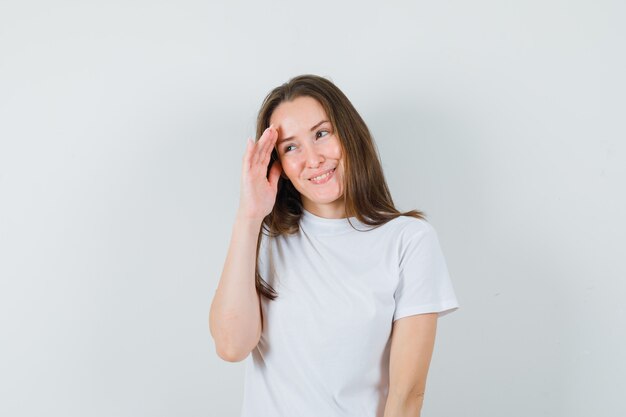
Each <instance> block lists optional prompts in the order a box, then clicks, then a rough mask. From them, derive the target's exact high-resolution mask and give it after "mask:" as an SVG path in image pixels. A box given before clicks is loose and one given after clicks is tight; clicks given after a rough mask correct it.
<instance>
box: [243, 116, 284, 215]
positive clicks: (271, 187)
mask: <svg viewBox="0 0 626 417" xmlns="http://www.w3.org/2000/svg"><path fill="white" fill-rule="evenodd" d="M276 139H278V131H277V130H276V129H275V128H274V126H273V125H270V127H268V128H267V129H265V131H264V132H263V134H262V135H261V137H260V138H259V140H258V141H256V142H252V141H251V140H248V144H247V146H246V151H245V154H244V156H243V167H242V171H241V189H240V193H239V211H238V216H241V217H243V218H245V219H250V220H259V221H262V220H263V218H265V216H267V215H268V214H269V213H270V212H271V211H272V208H273V207H274V203H275V202H276V194H277V190H278V179H279V177H280V173H281V172H282V166H281V164H280V161H278V160H276V161H274V163H273V164H272V168H271V169H270V172H269V178H267V176H266V175H267V167H268V165H269V161H270V156H271V154H272V149H274V144H275V143H276Z"/></svg>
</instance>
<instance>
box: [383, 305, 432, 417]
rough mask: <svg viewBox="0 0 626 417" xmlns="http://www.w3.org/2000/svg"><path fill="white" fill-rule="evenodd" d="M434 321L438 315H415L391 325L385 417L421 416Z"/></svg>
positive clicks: (430, 355) (430, 356)
mask: <svg viewBox="0 0 626 417" xmlns="http://www.w3.org/2000/svg"><path fill="white" fill-rule="evenodd" d="M437 317H438V314H437V313H428V314H417V315H413V316H409V317H403V318H401V319H398V320H396V321H395V322H394V323H393V329H392V331H391V352H390V358H389V394H388V396H387V403H386V405H385V417H419V416H420V413H421V410H422V403H423V401H424V391H425V390H426V377H427V375H428V368H429V367H430V360H431V358H432V354H433V349H434V345H435V333H436V330H437Z"/></svg>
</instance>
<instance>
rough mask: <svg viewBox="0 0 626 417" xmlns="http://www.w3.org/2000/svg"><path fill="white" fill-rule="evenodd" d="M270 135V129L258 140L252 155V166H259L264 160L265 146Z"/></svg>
mask: <svg viewBox="0 0 626 417" xmlns="http://www.w3.org/2000/svg"><path fill="white" fill-rule="evenodd" d="M268 134H269V128H267V129H265V130H264V131H263V133H261V136H260V137H259V139H257V141H256V142H255V143H254V151H253V153H252V159H251V161H250V162H251V163H252V164H258V163H260V161H261V160H262V159H263V155H264V152H263V145H264V144H265V142H266V138H267V135H268Z"/></svg>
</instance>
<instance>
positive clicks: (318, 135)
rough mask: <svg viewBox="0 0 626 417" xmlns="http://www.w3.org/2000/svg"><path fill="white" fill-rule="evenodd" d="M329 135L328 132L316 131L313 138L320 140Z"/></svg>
mask: <svg viewBox="0 0 626 417" xmlns="http://www.w3.org/2000/svg"><path fill="white" fill-rule="evenodd" d="M322 133H323V134H322ZM329 133H330V132H329V131H328V130H318V131H317V133H316V134H315V137H316V138H321V137H324V136H326V135H328V134H329Z"/></svg>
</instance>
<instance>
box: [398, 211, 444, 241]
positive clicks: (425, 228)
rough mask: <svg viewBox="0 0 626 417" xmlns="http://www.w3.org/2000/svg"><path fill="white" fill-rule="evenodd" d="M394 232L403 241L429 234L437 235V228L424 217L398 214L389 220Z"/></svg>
mask: <svg viewBox="0 0 626 417" xmlns="http://www.w3.org/2000/svg"><path fill="white" fill-rule="evenodd" d="M388 224H389V226H390V227H391V228H392V229H393V230H394V234H396V236H397V237H398V238H400V239H401V240H402V241H406V240H413V239H419V238H421V237H424V236H428V235H436V234H437V232H436V231H435V228H434V227H433V226H432V225H431V224H430V223H429V222H428V221H427V220H424V219H418V218H417V217H412V216H398V217H396V218H395V219H393V220H390V221H389V222H388Z"/></svg>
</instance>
